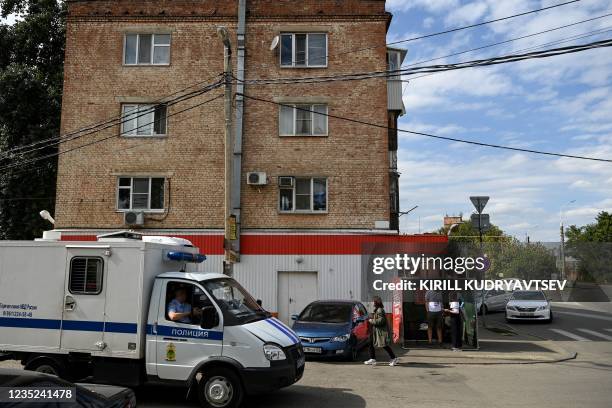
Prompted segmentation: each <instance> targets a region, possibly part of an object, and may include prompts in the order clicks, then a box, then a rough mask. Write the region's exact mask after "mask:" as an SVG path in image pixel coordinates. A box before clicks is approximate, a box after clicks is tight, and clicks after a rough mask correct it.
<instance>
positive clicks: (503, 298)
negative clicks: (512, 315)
mask: <svg viewBox="0 0 612 408" xmlns="http://www.w3.org/2000/svg"><path fill="white" fill-rule="evenodd" d="M511 296H512V292H509V291H505V290H489V291H486V292H485V295H484V302H483V301H482V293H481V292H477V293H475V295H474V298H475V299H476V305H477V306H476V307H477V308H478V309H477V310H478V314H483V313H485V314H486V313H489V312H503V311H504V310H506V303H508V300H510V297H511Z"/></svg>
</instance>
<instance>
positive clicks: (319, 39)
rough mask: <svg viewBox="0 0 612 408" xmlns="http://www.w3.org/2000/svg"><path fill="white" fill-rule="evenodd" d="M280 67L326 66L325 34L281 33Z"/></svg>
mask: <svg viewBox="0 0 612 408" xmlns="http://www.w3.org/2000/svg"><path fill="white" fill-rule="evenodd" d="M280 56H281V67H326V66H327V34H323V33H309V34H306V33H304V34H281V52H280Z"/></svg>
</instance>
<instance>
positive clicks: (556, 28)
mask: <svg viewBox="0 0 612 408" xmlns="http://www.w3.org/2000/svg"><path fill="white" fill-rule="evenodd" d="M610 16H612V13H608V14H604V15H602V16H597V17H593V18H589V19H586V20H581V21H577V22H575V23H571V24H564V25H561V26H557V27H553V28H550V29H548V30H543V31H538V32H536V33H531V34H526V35H523V36H520V37H515V38H510V39H508V40H504V41H499V42H496V43H492V44H487V45H483V46H480V47H476V48H471V49H469V50H465V51H460V52H454V53H452V54H448V55H443V56H440V57H435V58H430V59H427V60H422V61H418V62H413V63H410V64H402V67H412V66H415V65H420V64H424V63H426V62H432V61H437V60H441V59H445V58H450V57H456V56H457V55H462V54H467V53H470V52H474V51H479V50H483V49H485V48H491V47H495V46H498V45H502V44H508V43H511V42H515V41H519V40H524V39H525V38H530V37H535V36H538V35H542V34H546V33H550V32H553V31H558V30H562V29H564V28H568V27H573V26H576V25H579V24H584V23H588V22H591V21H595V20H599V19H602V18H606V17H610Z"/></svg>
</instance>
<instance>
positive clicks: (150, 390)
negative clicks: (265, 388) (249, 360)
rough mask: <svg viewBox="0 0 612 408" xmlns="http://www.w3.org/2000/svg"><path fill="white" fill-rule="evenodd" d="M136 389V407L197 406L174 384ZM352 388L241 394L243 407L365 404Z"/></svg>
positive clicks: (356, 406)
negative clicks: (242, 395)
mask: <svg viewBox="0 0 612 408" xmlns="http://www.w3.org/2000/svg"><path fill="white" fill-rule="evenodd" d="M135 391H136V399H137V401H138V406H139V407H175V406H186V407H187V406H188V407H197V406H199V404H198V403H197V401H195V400H194V401H188V400H186V398H185V396H186V389H184V388H178V387H163V386H156V387H152V386H150V387H141V388H138V389H137V390H135ZM354 392H356V391H355V390H351V389H345V388H332V387H326V388H321V387H310V386H304V385H299V384H296V385H292V386H291V387H288V388H284V389H282V390H279V391H276V392H273V393H270V394H262V395H250V396H245V398H244V402H243V405H242V406H243V407H244V408H264V407H265V408H275V407H278V408H281V407H282V408H285V407H292V408H293V407H295V408H300V407H304V408H311V407H313V406H317V405H320V406H323V405H325V404H327V406H334V407H351V408H353V407H354V408H361V407H365V406H366V402H365V400H364V399H363V398H362V397H360V396H359V395H356V394H355V393H354Z"/></svg>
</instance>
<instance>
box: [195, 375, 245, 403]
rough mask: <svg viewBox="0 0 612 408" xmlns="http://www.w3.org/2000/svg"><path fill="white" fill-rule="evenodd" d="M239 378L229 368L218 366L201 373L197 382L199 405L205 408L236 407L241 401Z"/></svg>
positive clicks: (241, 393)
mask: <svg viewBox="0 0 612 408" xmlns="http://www.w3.org/2000/svg"><path fill="white" fill-rule="evenodd" d="M242 395H243V390H242V384H241V383H240V378H238V376H237V375H236V374H235V373H234V372H233V371H232V370H230V369H227V368H223V367H219V368H214V369H212V370H210V371H209V372H206V373H202V377H201V378H200V381H199V383H198V396H199V398H200V405H202V406H203V407H205V408H236V407H239V406H240V403H241V402H242Z"/></svg>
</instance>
